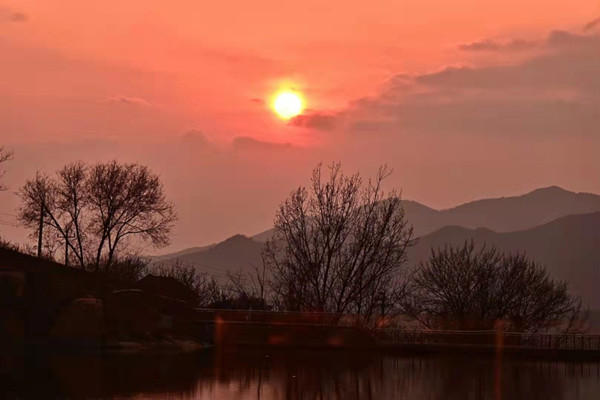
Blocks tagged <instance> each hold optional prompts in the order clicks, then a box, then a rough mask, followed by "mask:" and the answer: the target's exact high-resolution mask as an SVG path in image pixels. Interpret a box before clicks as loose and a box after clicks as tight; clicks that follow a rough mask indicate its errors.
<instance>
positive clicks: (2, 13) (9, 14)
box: [0, 7, 29, 22]
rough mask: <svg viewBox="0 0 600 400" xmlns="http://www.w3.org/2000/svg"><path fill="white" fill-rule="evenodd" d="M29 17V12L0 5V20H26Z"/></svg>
mask: <svg viewBox="0 0 600 400" xmlns="http://www.w3.org/2000/svg"><path fill="white" fill-rule="evenodd" d="M28 19H29V17H28V16H27V14H24V13H22V12H17V11H13V10H11V9H9V8H5V7H0V22H25V21H27V20H28Z"/></svg>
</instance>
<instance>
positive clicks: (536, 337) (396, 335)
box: [373, 329, 600, 351]
mask: <svg viewBox="0 0 600 400" xmlns="http://www.w3.org/2000/svg"><path fill="white" fill-rule="evenodd" d="M373 334H374V335H375V337H376V339H377V340H379V341H381V342H387V343H395V344H407V345H480V346H481V345H489V346H491V345H495V344H496V340H497V338H498V333H497V332H496V331H434V330H401V329H379V330H375V331H373ZM502 343H503V345H504V346H513V347H523V348H535V349H565V350H598V351H600V335H574V334H549V333H548V334H547V333H519V332H504V333H503V334H502Z"/></svg>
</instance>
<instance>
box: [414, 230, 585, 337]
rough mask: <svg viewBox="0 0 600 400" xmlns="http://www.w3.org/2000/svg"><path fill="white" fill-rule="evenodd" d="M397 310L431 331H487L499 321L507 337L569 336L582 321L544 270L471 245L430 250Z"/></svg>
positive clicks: (576, 306)
mask: <svg viewBox="0 0 600 400" xmlns="http://www.w3.org/2000/svg"><path fill="white" fill-rule="evenodd" d="M402 309H403V311H404V312H405V313H406V314H408V315H409V316H410V317H412V318H414V319H416V320H418V321H419V322H421V323H422V324H423V325H425V326H427V327H428V328H434V329H458V330H491V329H494V327H495V324H496V323H497V322H498V321H503V322H504V323H505V324H506V326H505V329H508V330H509V331H511V332H538V331H547V330H550V329H552V328H560V330H562V331H566V332H570V331H578V330H580V329H581V325H580V324H581V322H582V321H583V319H584V315H583V312H582V306H581V301H580V300H579V299H577V298H573V297H572V296H571V295H570V294H569V292H568V288H567V285H566V284H565V283H564V282H556V281H554V280H552V279H551V278H550V277H549V276H548V272H547V271H546V270H545V268H543V267H542V266H540V265H538V264H536V263H535V262H533V261H530V260H528V259H527V258H526V257H525V256H524V255H523V254H503V253H500V252H499V251H498V250H496V249H495V248H493V247H492V248H486V247H485V246H484V247H481V248H480V249H477V248H476V246H475V244H474V243H473V241H470V242H465V244H464V245H463V246H462V247H452V246H448V245H447V246H446V247H444V248H440V249H432V251H431V256H430V258H429V260H428V261H427V262H426V263H424V264H422V265H421V266H420V267H419V268H418V269H417V270H416V271H415V273H414V275H412V276H411V277H410V279H409V283H408V287H407V291H406V296H405V297H404V301H403V307H402Z"/></svg>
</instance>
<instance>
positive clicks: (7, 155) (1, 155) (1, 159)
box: [0, 146, 13, 192]
mask: <svg viewBox="0 0 600 400" xmlns="http://www.w3.org/2000/svg"><path fill="white" fill-rule="evenodd" d="M12 157H13V152H12V151H8V150H6V149H5V148H4V146H0V164H3V163H5V162H7V161H10V160H12ZM3 175H4V171H3V170H2V169H0V178H2V176H3ZM7 189H8V188H7V187H6V186H4V185H2V184H0V192H2V191H4V190H7Z"/></svg>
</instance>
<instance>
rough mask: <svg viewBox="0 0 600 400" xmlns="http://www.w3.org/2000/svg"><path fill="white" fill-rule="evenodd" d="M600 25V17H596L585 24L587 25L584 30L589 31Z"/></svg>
mask: <svg viewBox="0 0 600 400" xmlns="http://www.w3.org/2000/svg"><path fill="white" fill-rule="evenodd" d="M599 25H600V18H596V19H595V20H593V21H591V22H588V23H587V24H585V26H584V27H583V31H584V32H589V31H591V30H592V29H594V28H595V27H597V26H599Z"/></svg>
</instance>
